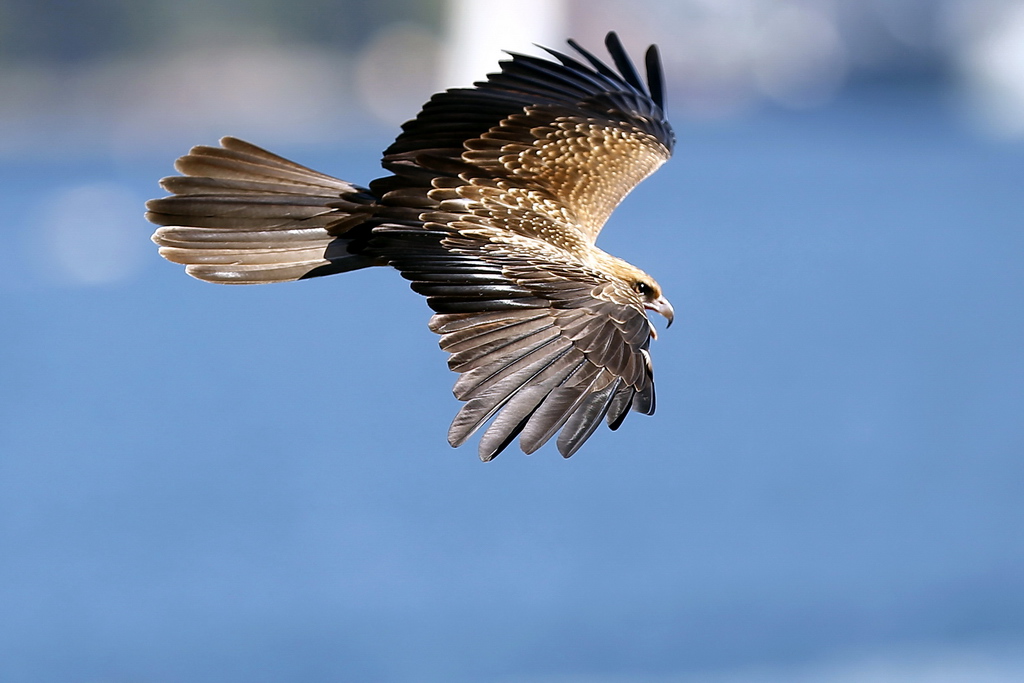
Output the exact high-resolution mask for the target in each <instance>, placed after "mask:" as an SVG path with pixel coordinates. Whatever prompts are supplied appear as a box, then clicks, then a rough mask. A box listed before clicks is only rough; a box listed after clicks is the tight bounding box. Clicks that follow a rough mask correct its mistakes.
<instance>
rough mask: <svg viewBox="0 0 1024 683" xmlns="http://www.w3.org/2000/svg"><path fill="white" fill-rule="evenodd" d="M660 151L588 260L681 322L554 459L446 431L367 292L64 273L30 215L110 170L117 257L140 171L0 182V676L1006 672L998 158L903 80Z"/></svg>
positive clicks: (1014, 503) (1015, 630) (1007, 532)
mask: <svg viewBox="0 0 1024 683" xmlns="http://www.w3.org/2000/svg"><path fill="white" fill-rule="evenodd" d="M677 132H678V134H679V138H680V139H679V144H678V147H677V155H676V158H675V159H673V160H672V161H671V162H670V163H669V164H668V165H667V166H666V167H664V168H663V169H662V170H661V171H659V172H658V173H657V174H656V175H655V176H653V177H652V178H651V179H649V180H648V181H647V182H645V183H644V184H643V185H642V186H641V187H639V188H638V189H637V190H636V191H635V192H634V193H633V195H631V196H630V197H629V198H628V199H627V201H626V202H625V203H624V204H623V205H622V206H621V207H620V209H619V210H618V211H617V212H616V214H615V215H614V216H613V218H612V220H611V222H610V224H609V225H608V226H607V228H606V232H605V233H604V234H603V235H602V240H601V246H602V247H604V248H605V249H606V250H608V251H610V252H611V253H614V254H616V255H619V256H622V257H624V258H626V259H627V260H629V261H631V262H633V263H636V264H637V265H639V266H641V267H642V268H644V269H645V270H647V271H648V272H650V273H651V274H653V275H654V276H655V277H656V278H657V279H658V280H659V282H660V283H661V284H662V286H663V287H664V289H665V291H666V293H667V295H668V297H669V298H670V299H671V300H672V302H673V303H674V305H675V307H676V310H677V320H676V324H675V325H674V326H673V327H672V329H671V330H669V331H667V332H664V331H663V332H662V334H661V335H660V339H659V340H658V341H657V342H656V343H655V344H654V347H653V349H652V351H653V356H654V361H655V368H656V377H657V380H658V394H659V395H658V398H659V409H658V413H657V414H656V415H655V416H653V417H651V418H647V417H644V416H641V415H635V414H634V415H632V416H631V417H630V418H629V419H627V421H626V422H625V424H624V426H623V427H622V429H621V430H619V431H618V432H616V433H612V432H609V431H608V430H606V429H603V428H602V430H601V431H599V432H598V433H596V434H595V436H594V437H593V438H592V439H591V441H590V442H588V444H587V445H586V446H585V447H584V448H583V450H582V451H581V452H580V453H579V454H577V455H576V456H575V457H573V458H572V459H571V460H568V461H564V460H563V459H562V458H560V457H559V456H558V455H557V453H556V452H555V451H554V449H553V447H551V446H548V447H545V448H544V449H543V450H542V451H541V452H539V453H538V454H536V455H534V456H531V457H525V456H523V455H522V454H521V453H520V452H518V450H515V449H509V450H508V451H507V452H506V453H505V454H503V455H502V456H501V457H499V458H498V459H497V460H496V461H494V462H492V463H489V464H482V463H480V462H479V461H478V460H477V459H476V454H475V445H474V446H469V447H465V448H462V449H460V450H451V449H450V448H449V447H448V446H447V444H446V442H445V433H446V430H447V426H448V422H449V421H450V419H451V417H452V416H453V415H454V412H455V411H456V410H457V408H458V403H457V402H456V401H455V400H454V399H453V398H452V397H451V394H450V386H451V384H452V382H453V381H454V379H455V376H454V375H452V374H451V373H449V372H448V371H447V369H446V367H445V363H444V360H445V356H444V354H443V353H442V352H441V351H440V350H439V349H438V348H437V339H436V337H435V335H433V334H431V333H430V332H429V331H428V330H427V328H426V321H427V318H428V310H427V308H426V305H425V304H424V302H423V301H422V299H421V298H419V297H418V296H416V295H415V294H413V293H412V292H411V291H409V290H408V288H407V285H406V283H405V282H404V281H403V280H402V279H401V278H399V277H398V276H397V275H396V274H395V273H394V272H391V271H388V270H385V269H375V270H372V271H363V272H358V273H352V274H348V275H345V276H339V277H333V278H326V279H323V280H319V281H307V282H301V283H294V284H290V285H279V286H266V287H251V288H250V287H238V288H232V287H217V286H213V285H209V284H205V283H201V282H198V281H195V280H191V279H190V278H187V277H185V275H184V274H183V273H182V272H181V269H180V267H178V266H174V265H172V264H168V263H166V262H163V261H161V260H160V259H159V258H158V256H157V255H156V250H155V248H152V249H151V251H150V252H149V257H148V261H147V265H146V267H145V269H144V270H143V271H142V272H141V273H140V274H138V275H137V276H136V277H134V278H132V279H129V280H126V281H121V282H119V283H116V284H113V285H107V286H99V287H91V288H88V287H85V288H83V287H64V286H60V285H59V284H54V283H51V282H49V281H46V280H44V279H42V278H38V277H34V276H33V275H32V273H30V272H29V271H28V270H27V269H26V267H25V266H24V265H22V264H21V263H20V262H19V261H18V259H17V253H18V251H17V249H18V246H17V245H19V244H22V243H24V242H25V241H27V240H28V241H30V240H31V239H32V237H31V232H32V231H33V230H36V229H38V227H39V226H38V220H39V217H38V215H37V214H36V213H35V212H36V211H37V208H38V207H39V205H40V202H43V201H45V198H46V197H47V196H49V195H50V194H51V193H52V192H54V191H55V190H56V189H59V188H61V187H66V186H72V185H76V184H81V183H88V182H95V181H97V180H101V181H112V182H116V183H120V184H122V185H123V186H125V187H127V188H129V189H130V190H131V191H132V192H134V193H136V194H137V196H138V198H139V202H140V207H139V219H138V240H139V241H140V242H145V240H147V239H148V237H149V234H150V232H151V227H150V226H148V225H147V224H146V223H145V222H144V221H143V219H142V217H141V201H142V200H144V199H145V198H148V197H150V196H158V195H159V194H160V190H159V189H158V187H157V185H156V180H157V179H158V178H159V177H161V176H163V175H167V174H169V173H170V171H171V158H169V157H167V158H165V157H163V156H159V157H158V156H156V155H152V157H151V158H149V157H147V158H145V159H138V158H136V159H134V160H132V161H125V160H123V159H122V160H115V159H112V158H110V159H108V158H100V157H97V158H90V159H79V160H76V161H67V162H60V161H54V160H38V161H25V160H17V161H4V162H2V163H0V212H2V214H3V223H4V224H5V225H4V227H3V229H4V232H5V234H6V236H5V241H6V242H8V244H10V245H13V246H12V249H11V250H9V251H8V250H6V249H5V251H7V255H6V256H2V257H0V267H2V268H3V270H4V271H5V275H4V276H3V277H0V288H2V289H3V291H2V298H0V315H2V319H3V321H4V322H3V333H2V337H0V345H2V346H0V350H2V361H0V386H2V391H0V420H2V422H0V454H2V456H0V613H2V614H3V617H2V618H0V680H3V681H33V682H35V683H48V682H55V683H56V682H58V681H60V682H74V681H83V682H85V681H89V682H92V681H118V682H120V681H126V682H127V681H161V682H163V681H168V682H172V681H173V682H177V681H189V682H190V683H206V682H209V683H213V682H214V681H218V682H219V681H239V682H241V681H245V682H247V683H261V682H264V681H267V682H270V681H285V680H289V681H404V680H416V681H513V680H514V681H569V680H572V681H595V680H600V681H611V680H616V681H626V680H629V681H638V680H643V681H648V680H650V681H654V680H657V681H668V680H680V681H681V680H687V681H689V680H712V678H713V675H720V676H729V675H732V674H729V672H737V671H739V672H741V673H739V674H735V679H734V678H728V680H762V679H764V680H768V679H771V680H779V681H783V680H787V681H791V680H798V679H799V680H803V679H802V678H800V676H801V675H803V674H802V673H800V672H805V673H806V671H808V670H813V667H816V666H824V667H826V669H827V667H828V666H829V665H828V664H827V663H828V662H831V661H847V660H849V661H859V660H858V658H861V657H875V656H884V655H885V653H889V652H893V651H897V652H907V651H910V652H924V653H926V654H925V655H922V656H924V657H925V659H928V657H933V658H934V657H940V658H941V656H942V655H941V654H935V653H948V652H960V651H966V652H972V653H976V652H981V653H982V655H983V656H984V657H995V659H993V660H992V661H994V662H996V664H991V663H990V664H991V665H990V666H989V665H986V666H988V668H985V666H982V668H981V670H982V671H983V672H988V673H989V674H991V675H990V677H988V678H985V677H983V676H981V675H980V674H979V675H978V677H976V678H972V679H971V680H1000V681H1002V680H1007V681H1009V680H1017V679H1016V678H1015V676H1016V675H1017V674H1019V673H1020V672H1021V671H1024V655H1022V654H1021V653H1022V652H1024V648H1022V647H1021V643H1024V496H1022V491H1024V457H1022V456H1024V420H1022V416H1024V268H1022V265H1021V264H1022V258H1021V257H1022V254H1024V200H1022V196H1024V195H1022V193H1021V192H1022V190H1021V188H1022V185H1024V182H1022V181H1024V148H1022V147H1021V144H1020V143H1005V142H1003V143H999V142H993V141H991V140H988V139H985V138H982V137H979V136H977V135H976V134H975V133H973V132H971V130H970V129H969V128H967V127H966V126H965V125H964V124H963V122H962V121H961V119H960V118H958V117H957V116H956V115H955V113H954V109H953V108H951V107H950V106H949V105H948V103H947V100H946V99H945V97H944V94H943V92H942V91H941V89H939V88H937V87H934V86H920V87H918V86H914V85H913V84H910V85H908V84H906V83H902V84H898V85H891V86H885V85H875V86H872V87H866V86H865V87H860V88H853V89H851V90H848V91H847V92H846V93H845V94H844V95H843V96H842V97H841V98H840V99H839V100H838V101H836V102H835V103H834V104H832V105H830V106H829V107H827V108H824V109H820V110H816V111H812V112H803V113H794V112H783V111H779V110H774V109H771V108H764V109H761V110H760V111H759V112H758V113H756V114H752V115H750V116H747V117H746V118H742V119H736V120H731V121H725V122H714V123H711V122H707V123H694V122H689V123H687V122H683V123H681V124H678V125H677ZM197 142H204V141H197ZM205 142H211V141H209V140H206V141H205ZM254 142H257V143H258V142H260V141H259V140H254ZM387 142H388V140H387V139H386V138H385V137H384V136H381V137H380V138H379V139H375V140H368V141H367V142H366V143H365V144H361V145H358V146H350V147H344V148H341V147H332V148H327V149H323V148H321V149H313V148H303V147H294V148H292V149H288V148H285V149H278V150H276V151H279V152H281V153H283V154H286V155H289V156H292V157H293V158H297V159H298V160H299V161H301V162H303V163H306V164H308V165H311V166H313V167H315V168H318V169H320V170H324V171H326V172H330V173H333V174H336V175H339V176H341V177H344V178H348V179H352V180H355V181H360V182H365V181H367V180H368V179H370V178H371V177H374V176H375V175H376V174H377V154H378V152H379V150H380V149H381V148H383V147H384V146H385V145H386V144H387ZM181 151H184V150H181ZM81 219H82V221H83V222H87V221H89V216H88V215H83V216H82V217H81ZM657 324H658V325H659V327H661V328H662V330H664V328H663V326H662V325H661V323H660V322H659V323H657ZM474 444H475V442H474ZM927 653H932V654H927ZM992 653H996V654H992ZM982 655H977V656H982ZM997 655H998V656H997ZM901 656H902V655H901ZM928 661H932V660H928ZM983 662H989V660H988V659H983ZM1007 662H1010V663H1013V662H1017V663H1022V664H1021V666H1020V668H1012V667H1011V668H1012V671H1011V668H1006V667H1010V664H1007ZM823 663H824V664H823ZM808 667H811V669H808ZM993 667H994V668H993ZM1000 667H1002V668H1000ZM939 670H940V671H941V670H942V668H941V667H939ZM744 671H746V672H747V673H746V674H743V673H742V672H744ZM828 671H832V670H831V669H828ZM1004 671H1005V672H1008V673H1006V674H1005V675H1006V677H1005V678H1000V677H998V676H1000V675H1002V674H1001V673H1000V672H1004ZM715 672H717V673H715ZM723 672H724V673H723ZM773 672H775V673H773ZM779 672H781V673H779ZM992 672H995V673H992ZM833 673H834V672H833ZM890 673H891V672H890ZM829 675H832V674H828V675H825V674H821V675H820V676H814V675H810V678H808V680H840V678H838V677H836V676H839V674H835V676H834V677H833V678H832V679H829ZM772 676H777V678H773V677H772ZM714 680H725V679H724V678H714ZM842 680H844V681H845V680H875V679H870V678H866V677H860V678H858V677H856V676H852V677H850V678H843V679H842ZM878 680H883V679H882V678H880V679H878ZM884 680H899V676H896V675H895V674H893V675H891V676H888V677H886V678H884ZM907 680H910V678H909V677H908V678H907ZM913 680H946V679H943V678H940V677H935V678H928V677H923V678H914V679H913Z"/></svg>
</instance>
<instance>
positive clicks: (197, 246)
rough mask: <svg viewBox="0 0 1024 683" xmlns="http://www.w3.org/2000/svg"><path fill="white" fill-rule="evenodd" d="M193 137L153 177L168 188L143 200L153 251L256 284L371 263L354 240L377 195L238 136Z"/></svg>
mask: <svg viewBox="0 0 1024 683" xmlns="http://www.w3.org/2000/svg"><path fill="white" fill-rule="evenodd" d="M220 144H221V146H220V147H207V146H199V147H193V148H192V150H191V151H189V153H188V154H187V155H185V156H183V157H181V158H180V159H178V161H177V163H176V164H175V168H176V169H177V170H178V171H179V172H180V173H181V174H182V175H180V176H171V177H169V178H164V179H163V180H162V181H160V184H161V186H162V187H163V188H164V189H165V190H167V191H168V192H170V193H172V194H171V196H169V197H164V198H163V199H153V200H150V201H149V202H147V204H146V208H147V209H148V212H147V214H146V218H148V219H149V220H150V221H152V222H153V223H156V224H157V225H160V226H163V227H161V228H159V229H157V231H156V233H154V235H153V241H154V242H156V243H157V244H158V245H159V246H160V254H161V255H162V256H163V257H164V258H166V259H167V260H169V261H173V262H175V263H181V264H184V265H185V271H186V272H187V273H188V274H189V275H192V276H193V277H197V278H199V279H200V280H207V281H209V282H219V283H229V284H231V283H234V284H254V283H261V282H284V281H288V280H298V279H301V278H307V277H315V276H318V275H329V274H331V273H340V272H344V271H348V270H356V269H358V268H365V267H366V266H371V265H376V264H377V262H376V261H375V260H374V259H373V258H371V257H367V256H364V255H362V254H360V253H358V251H357V249H354V248H353V247H357V246H358V242H359V241H360V239H365V236H364V233H365V234H367V235H368V232H369V230H368V228H366V229H363V230H360V229H359V228H360V226H361V225H363V224H364V223H366V222H367V221H368V219H369V218H370V217H371V216H372V215H373V212H374V206H375V200H374V198H373V196H371V195H370V194H369V192H368V191H367V190H365V189H363V188H361V187H358V186H356V185H353V184H351V183H348V182H345V181H344V180H338V179H337V178H332V177H331V176H328V175H324V174H322V173H318V172H316V171H313V170H311V169H308V168H306V167H304V166H300V165H299V164H296V163H293V162H291V161H288V160H287V159H284V158H282V157H279V156H277V155H276V154H271V153H270V152H268V151H266V150H264V149H261V148H259V147H256V146H255V145H251V144H249V143H248V142H243V141H242V140H239V139H237V138H230V137H228V138H223V139H222V140H221V141H220Z"/></svg>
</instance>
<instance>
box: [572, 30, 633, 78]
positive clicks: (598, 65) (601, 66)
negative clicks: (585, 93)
mask: <svg viewBox="0 0 1024 683" xmlns="http://www.w3.org/2000/svg"><path fill="white" fill-rule="evenodd" d="M567 42H568V43H569V47H571V48H572V49H574V50H576V52H578V53H580V55H582V56H583V58H584V59H586V60H587V61H588V62H590V66H592V67H594V70H596V71H597V72H598V73H599V74H601V75H602V76H605V77H606V78H611V79H614V80H617V81H620V80H622V77H621V76H619V75H618V74H617V73H615V72H614V71H612V70H611V68H609V66H608V65H607V64H605V63H604V62H602V61H601V60H600V59H598V58H597V57H595V56H594V55H593V53H591V52H590V51H589V50H587V49H586V48H584V47H583V46H581V45H580V44H579V43H577V42H576V41H575V40H573V39H572V38H570V39H569V40H568V41H567Z"/></svg>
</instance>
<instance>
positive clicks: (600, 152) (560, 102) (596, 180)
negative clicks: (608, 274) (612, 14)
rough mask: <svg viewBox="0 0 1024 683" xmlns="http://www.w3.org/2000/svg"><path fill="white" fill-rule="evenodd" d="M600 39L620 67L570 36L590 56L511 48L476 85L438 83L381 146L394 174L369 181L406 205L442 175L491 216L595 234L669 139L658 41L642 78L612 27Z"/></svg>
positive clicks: (509, 224) (536, 231) (556, 241)
mask: <svg viewBox="0 0 1024 683" xmlns="http://www.w3.org/2000/svg"><path fill="white" fill-rule="evenodd" d="M606 44H607V46H608V50H609V52H610V53H611V55H612V58H613V61H614V63H615V65H616V68H617V69H618V71H616V70H615V69H613V68H612V67H610V66H608V65H606V64H604V63H603V62H601V61H600V60H599V59H597V57H595V56H594V55H592V54H590V53H589V52H587V51H585V50H584V49H583V48H581V47H579V46H578V45H576V44H575V43H572V42H571V45H572V46H573V47H574V48H575V49H576V50H577V52H579V53H580V54H581V55H582V57H583V59H584V60H585V63H584V62H581V61H578V60H576V59H574V58H572V57H569V56H567V55H564V54H561V53H559V52H555V51H549V52H550V53H551V55H552V56H553V57H554V59H555V60H557V61H551V60H546V59H541V58H537V57H530V56H525V55H512V58H511V60H509V61H505V62H502V64H501V72H500V73H495V74H491V75H489V76H488V77H487V80H486V81H483V82H480V83H477V84H476V85H475V86H474V87H473V88H467V89H454V90H449V91H447V92H444V93H440V94H438V95H435V96H434V97H433V98H432V99H431V100H430V101H429V102H428V103H427V104H426V105H424V107H423V109H422V111H421V112H420V113H419V115H418V116H417V117H416V118H415V119H413V120H412V121H409V122H408V123H406V124H405V126H403V133H402V134H401V135H400V136H399V137H398V138H397V139H396V140H395V142H394V144H392V145H391V147H389V148H388V150H386V151H385V154H384V161H383V164H384V166H385V168H387V169H388V170H390V171H392V172H393V173H394V175H393V176H391V177H388V178H382V179H380V180H378V181H375V182H374V184H371V189H373V190H374V192H375V193H376V194H378V196H382V197H383V200H384V202H385V203H388V202H389V201H390V202H391V203H392V204H395V205H399V204H400V205H403V206H409V205H410V204H415V203H416V201H417V199H418V198H422V193H423V192H424V191H425V190H427V189H429V188H436V187H438V186H439V185H442V184H443V185H444V187H445V188H446V189H450V188H452V187H454V188H455V194H456V195H457V196H458V198H460V199H462V200H463V201H464V205H465V206H464V211H466V212H470V213H473V214H474V215H475V216H477V217H478V218H479V219H483V220H485V221H486V222H487V223H488V224H489V225H491V226H493V227H496V228H503V229H506V230H509V231H512V232H515V233H518V234H521V235H526V236H529V237H535V238H537V239H541V240H544V241H547V242H549V243H551V244H553V245H555V246H558V247H562V248H570V249H579V248H585V246H588V245H593V243H594V241H595V240H596V239H597V235H598V233H599V232H600V230H601V227H602V226H603V225H604V223H605V221H606V220H607V219H608V216H609V215H610V214H611V212H612V210H613V209H614V208H615V207H616V206H617V205H618V204H619V202H620V201H622V199H623V198H624V197H625V196H626V194H628V193H629V192H630V190H632V189H633V187H635V186H636V185H637V184H638V183H639V182H640V181H641V180H643V179H644V178H646V177H647V176H648V175H650V174H651V173H653V172H654V170H656V169H657V168H658V167H659V166H660V165H661V164H662V163H664V162H665V161H666V160H667V159H668V158H669V156H670V155H671V151H672V147H673V144H674V136H673V133H672V130H671V128H670V126H669V125H668V122H667V121H666V120H665V115H664V112H663V106H664V101H663V86H662V76H661V67H660V62H659V59H658V53H657V49H656V48H655V47H654V46H651V48H650V49H649V50H648V52H647V59H646V63H647V72H648V82H647V84H645V83H644V81H643V80H642V79H641V78H640V76H639V74H638V73H637V71H636V69H635V67H634V66H633V64H632V62H631V61H630V59H629V57H628V55H627V54H626V52H625V50H624V49H623V47H622V44H621V42H620V41H619V39H618V37H617V36H616V35H615V34H614V33H610V34H608V38H607V40H606ZM439 176H446V178H444V179H443V180H441V179H439ZM455 179H457V180H458V181H461V182H445V181H446V180H455ZM417 191H419V193H418V192H417ZM426 204H429V202H427V203H426Z"/></svg>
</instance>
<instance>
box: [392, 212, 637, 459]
mask: <svg viewBox="0 0 1024 683" xmlns="http://www.w3.org/2000/svg"><path fill="white" fill-rule="evenodd" d="M375 235H376V239H377V240H378V241H379V243H380V244H382V245H384V244H386V245H387V246H386V247H382V251H383V252H384V253H385V254H386V255H387V258H388V259H389V261H390V262H391V264H392V265H394V266H395V267H396V268H398V269H399V270H401V272H402V274H403V275H404V276H405V277H406V278H408V279H409V280H412V288H413V289H414V290H415V291H417V292H419V293H420V294H423V295H425V296H426V297H427V300H428V302H429V304H430V306H431V308H433V309H434V310H435V311H438V313H437V314H436V315H434V317H433V318H432V319H431V321H430V328H431V329H432V330H433V331H434V332H437V333H438V334H440V335H441V348H443V349H444V350H446V351H448V352H449V353H450V354H451V356H450V358H449V361H448V365H449V367H450V368H451V369H452V370H454V371H455V372H458V373H461V376H460V377H459V380H458V382H456V384H455V388H454V393H455V396H456V398H458V399H459V400H461V401H465V402H466V404H465V405H464V406H463V407H462V409H461V410H460V411H459V413H458V415H457V416H456V417H455V420H454V421H453V422H452V425H451V428H450V430H449V432H448V440H449V442H450V443H451V444H452V445H453V446H459V445H461V444H462V443H464V442H465V441H466V440H467V439H468V438H469V437H470V436H471V435H472V434H473V433H475V432H476V431H477V430H479V429H480V428H481V427H482V426H483V425H484V424H485V423H486V422H487V421H488V420H491V419H492V418H493V421H492V422H491V424H490V425H489V426H488V427H487V429H486V431H485V432H484V435H483V437H482V438H481V440H480V447H479V453H480V458H481V459H482V460H491V459H492V458H494V457H495V456H496V455H498V454H499V453H500V452H501V451H502V450H503V449H504V448H505V447H507V446H508V445H509V444H510V443H511V442H512V441H513V440H514V439H515V438H516V437H517V436H518V437H519V439H520V446H521V447H522V449H523V451H525V452H526V453H532V452H534V451H535V450H537V449H538V448H540V447H541V446H542V445H544V443H545V442H547V441H548V440H549V439H550V438H551V437H552V436H554V435H555V434H556V433H558V432H559V431H560V432H561V433H560V434H559V436H558V440H557V445H558V450H559V452H561V454H562V455H563V456H564V457H567V458H568V457H569V456H571V455H572V454H573V453H575V452H576V451H577V450H578V449H579V447H580V446H582V445H583V443H584V441H586V440H587V439H588V438H589V437H590V435H591V434H593V432H594V430H595V429H596V428H597V427H598V426H599V425H600V423H601V420H602V419H603V418H607V421H608V424H609V426H610V427H611V428H612V429H617V428H618V426H619V425H620V424H621V423H622V420H623V419H625V416H626V414H627V413H628V412H629V410H630V409H631V408H632V409H633V410H637V411H640V412H643V413H646V414H648V415H650V414H652V413H653V412H654V380H653V372H652V368H651V363H650V355H649V354H648V352H647V347H648V345H649V343H650V338H651V325H650V322H649V321H648V320H647V316H646V315H645V313H644V309H643V306H642V304H641V302H640V300H639V298H638V297H637V295H636V293H635V292H633V291H632V290H631V289H629V288H628V287H626V286H625V285H624V284H623V283H622V282H621V281H618V280H617V279H615V278H613V277H609V276H608V275H607V274H606V273H603V272H601V271H599V270H596V269H592V268H587V267H585V266H583V265H582V264H579V263H577V262H573V261H568V260H566V259H565V258H564V253H563V252H562V251H561V250H560V249H557V248H555V247H552V246H550V245H549V244H547V243H545V242H543V241H541V240H536V239H533V238H528V237H520V236H517V235H509V234H508V233H504V234H503V233H502V232H501V231H498V230H494V229H491V228H472V227H469V226H468V225H456V226H455V227H454V228H453V226H451V225H446V224H442V223H427V224H426V225H425V226H424V228H420V229H414V228H413V229H411V228H403V227H399V226H381V227H378V228H376V229H375Z"/></svg>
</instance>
